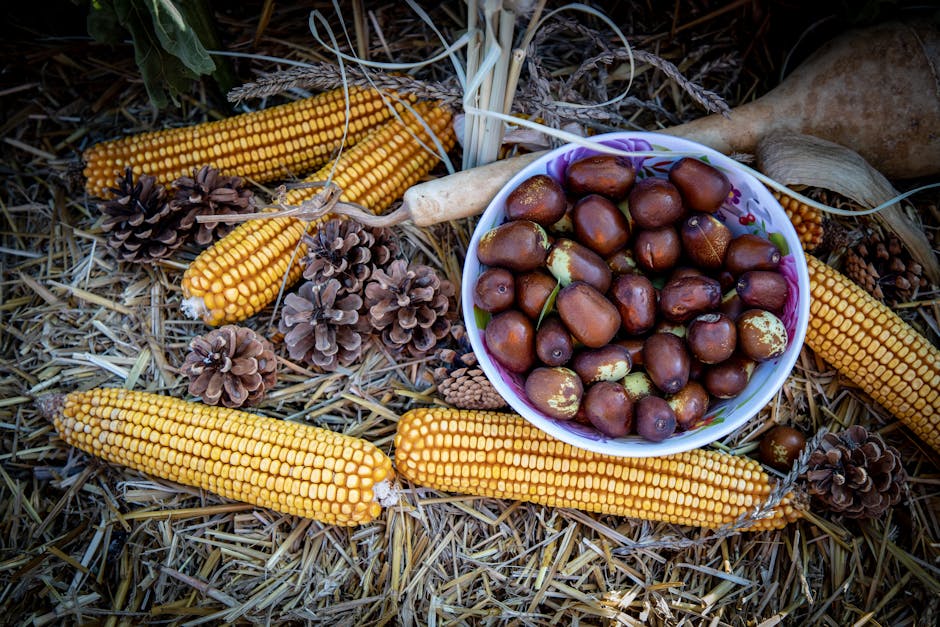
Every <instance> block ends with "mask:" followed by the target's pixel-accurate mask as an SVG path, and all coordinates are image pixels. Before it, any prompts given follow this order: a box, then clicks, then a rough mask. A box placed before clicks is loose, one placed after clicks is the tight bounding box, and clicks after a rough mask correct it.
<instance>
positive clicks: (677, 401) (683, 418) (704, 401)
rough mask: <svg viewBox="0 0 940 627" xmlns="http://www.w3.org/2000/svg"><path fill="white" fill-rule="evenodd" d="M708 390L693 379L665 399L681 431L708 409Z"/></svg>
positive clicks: (694, 423)
mask: <svg viewBox="0 0 940 627" xmlns="http://www.w3.org/2000/svg"><path fill="white" fill-rule="evenodd" d="M708 401H709V398H708V392H707V391H706V390H705V388H703V387H702V386H701V384H699V383H696V382H695V381H689V382H688V383H687V384H686V385H685V387H683V388H682V389H681V390H679V391H678V392H676V393H675V394H673V395H672V396H670V397H669V398H668V399H666V402H668V403H669V406H670V407H671V408H672V411H673V412H674V413H675V414H676V423H677V424H678V426H679V428H680V429H682V430H683V431H685V430H688V429H691V428H693V427H694V426H695V425H696V424H698V423H699V421H701V420H702V418H704V417H705V412H707V411H708Z"/></svg>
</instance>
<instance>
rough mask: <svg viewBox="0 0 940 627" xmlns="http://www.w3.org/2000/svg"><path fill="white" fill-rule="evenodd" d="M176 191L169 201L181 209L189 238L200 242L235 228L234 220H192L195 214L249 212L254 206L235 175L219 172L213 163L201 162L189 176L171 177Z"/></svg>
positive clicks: (212, 214)
mask: <svg viewBox="0 0 940 627" xmlns="http://www.w3.org/2000/svg"><path fill="white" fill-rule="evenodd" d="M173 186H174V187H175V188H176V194H175V196H174V198H173V200H172V201H170V202H171V204H174V205H176V206H177V207H178V208H179V210H181V211H183V212H185V214H186V218H185V219H184V221H183V227H184V228H186V229H187V230H190V229H194V230H195V233H194V234H193V241H195V242H196V243H197V244H198V245H200V246H206V245H208V244H211V243H212V241H213V240H214V239H219V238H221V237H223V236H224V235H225V234H227V233H229V232H231V231H232V229H234V228H235V226H236V225H235V224H225V223H222V222H196V218H197V217H198V216H224V215H233V214H240V213H249V212H252V211H254V210H255V197H254V195H253V194H252V193H251V191H250V190H247V189H244V187H243V181H242V179H241V177H238V176H222V174H221V173H220V172H219V171H218V170H216V169H215V168H213V167H210V166H207V165H205V166H202V169H200V170H199V171H198V172H193V176H192V177H189V176H181V177H180V178H178V179H176V180H175V181H173Z"/></svg>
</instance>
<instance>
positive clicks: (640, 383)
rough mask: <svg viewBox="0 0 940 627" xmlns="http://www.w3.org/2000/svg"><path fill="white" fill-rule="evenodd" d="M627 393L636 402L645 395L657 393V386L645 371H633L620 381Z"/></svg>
mask: <svg viewBox="0 0 940 627" xmlns="http://www.w3.org/2000/svg"><path fill="white" fill-rule="evenodd" d="M620 383H621V385H623V389H624V390H626V391H627V395H628V396H629V397H630V398H631V399H632V400H633V402H636V401H638V400H640V399H641V398H643V397H644V396H650V395H653V394H656V386H655V385H653V381H652V379H650V377H649V375H648V374H646V373H645V372H631V373H630V374H628V375H627V376H625V377H624V378H623V381H621V382H620Z"/></svg>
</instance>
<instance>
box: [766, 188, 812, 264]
mask: <svg viewBox="0 0 940 627" xmlns="http://www.w3.org/2000/svg"><path fill="white" fill-rule="evenodd" d="M772 193H773V195H774V198H776V199H777V202H779V203H780V206H781V207H783V210H784V212H786V214H787V217H788V218H790V222H791V223H792V224H793V228H794V229H796V234H797V236H798V237H799V238H800V244H802V246H803V250H815V249H816V248H818V247H819V245H820V244H822V241H823V220H822V212H821V211H820V210H819V209H817V208H816V207H810V206H809V205H807V204H806V203H803V202H800V201H799V200H797V199H796V198H794V197H793V196H787V195H786V194H781V193H780V192H778V191H772Z"/></svg>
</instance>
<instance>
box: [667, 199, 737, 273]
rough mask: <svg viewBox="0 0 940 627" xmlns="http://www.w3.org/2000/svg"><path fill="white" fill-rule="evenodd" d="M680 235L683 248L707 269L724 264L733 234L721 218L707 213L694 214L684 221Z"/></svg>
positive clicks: (693, 260)
mask: <svg viewBox="0 0 940 627" xmlns="http://www.w3.org/2000/svg"><path fill="white" fill-rule="evenodd" d="M679 235H680V237H681V239H682V249H683V250H684V251H685V254H686V256H687V257H688V258H689V259H690V260H691V261H692V263H694V264H695V265H697V266H699V267H701V268H705V269H707V270H717V269H718V268H721V267H722V266H723V265H724V263H725V256H726V255H727V252H728V246H729V245H730V244H731V239H732V235H731V229H729V228H728V227H727V226H725V224H724V223H723V222H722V221H721V220H719V219H718V218H716V217H715V216H712V215H709V214H707V213H699V214H696V215H693V216H692V217H691V218H689V219H688V220H686V221H685V222H683V223H682V229H681V230H680V232H679Z"/></svg>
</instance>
